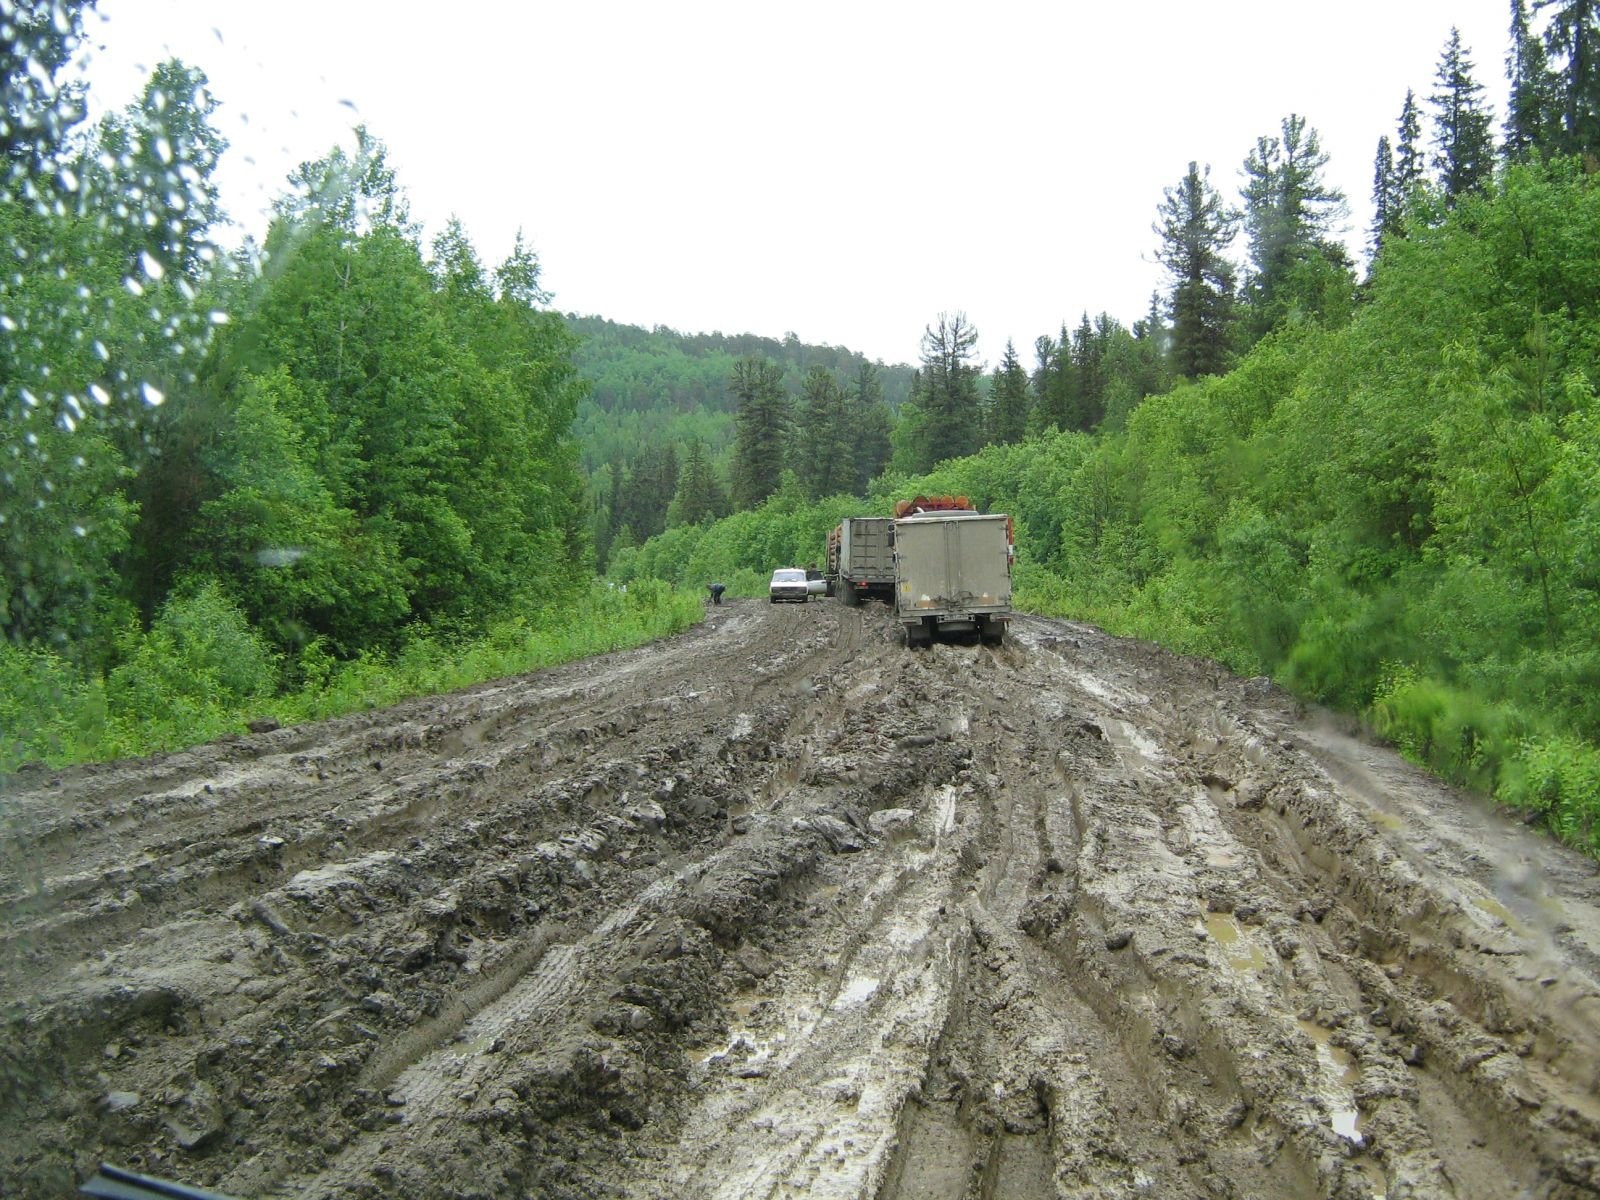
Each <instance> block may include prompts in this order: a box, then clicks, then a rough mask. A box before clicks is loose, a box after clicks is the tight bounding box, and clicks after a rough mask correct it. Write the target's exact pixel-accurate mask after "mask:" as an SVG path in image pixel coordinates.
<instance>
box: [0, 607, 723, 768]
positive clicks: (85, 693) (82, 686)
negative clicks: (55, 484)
mask: <svg viewBox="0 0 1600 1200" xmlns="http://www.w3.org/2000/svg"><path fill="white" fill-rule="evenodd" d="M703 614H704V607H703V604H702V596H701V594H700V593H699V592H698V591H695V590H677V589H673V588H670V587H668V586H666V585H664V584H660V583H654V582H652V581H648V580H647V581H643V582H641V583H638V584H634V585H631V586H629V587H628V588H627V590H626V591H624V590H621V589H618V588H616V587H614V586H606V585H602V584H597V585H595V586H593V587H591V588H590V589H589V590H588V591H587V592H585V593H582V594H580V595H579V596H577V597H575V598H573V600H572V601H571V602H570V603H567V604H561V605H551V606H549V607H547V608H542V609H532V610H526V611H522V612H514V613H508V614H506V615H504V616H502V618H501V619H499V620H497V621H495V622H494V623H493V624H491V625H490V626H489V627H488V628H487V629H486V630H485V631H484V632H483V633H481V634H480V635H478V636H475V637H467V638H460V637H448V636H442V635H434V634H424V635H420V636H417V637H414V638H412V639H410V640H408V641H407V642H405V643H404V644H402V645H400V646H398V647H396V648H395V649H394V650H393V651H392V652H387V653H386V652H382V651H378V650H364V651H362V652H361V653H359V654H357V655H355V656H354V657H351V658H349V659H345V660H342V661H341V660H338V659H335V658H334V657H333V656H332V655H330V654H329V653H328V652H327V650H326V649H325V648H324V646H323V643H322V642H321V641H313V642H310V643H308V644H306V645H305V646H304V647H302V648H301V650H300V653H299V655H298V656H297V660H296V661H295V662H294V663H292V664H285V663H282V662H281V661H280V660H279V659H278V657H277V656H276V655H275V654H274V653H273V652H272V651H271V650H270V648H269V647H268V646H267V644H266V641H265V639H264V638H262V637H261V636H260V634H259V633H258V632H257V631H255V630H254V629H252V628H251V627H250V625H249V623H248V622H247V621H246V620H245V617H244V614H243V613H242V611H241V610H240V609H239V607H238V606H237V605H236V604H234V603H233V602H232V601H230V600H229V599H228V598H227V597H226V596H225V595H224V594H223V593H222V591H221V589H220V588H219V587H217V585H216V584H215V583H214V582H206V583H203V584H201V585H200V586H199V588H198V589H197V590H196V591H194V592H193V593H191V594H187V595H184V596H182V597H179V598H175V599H173V600H171V601H169V602H168V603H167V604H166V605H165V606H164V607H163V609H162V611H161V614H160V615H159V617H158V618H157V620H156V622H155V624H154V626H153V627H152V628H151V630H150V632H149V633H147V634H144V633H140V632H139V631H138V629H137V627H133V628H129V629H127V630H125V631H124V634H123V643H124V644H123V662H122V663H121V665H119V666H118V667H116V668H115V669H114V670H113V671H112V672H111V673H110V675H109V677H108V678H106V679H104V680H102V679H101V678H100V677H99V676H98V675H94V674H91V673H86V672H85V671H83V670H82V669H80V668H78V667H77V666H75V665H74V664H72V663H70V662H68V661H67V659H65V658H64V657H62V656H61V655H58V654H53V653H51V652H50V651H47V650H44V649H42V648H37V647H35V648H23V647H18V646H13V645H9V644H6V643H0V771H10V770H14V769H15V768H16V767H17V766H18V765H19V764H21V763H25V762H29V761H44V762H48V763H50V764H51V765H55V766H64V765H67V764H70V763H74V762H88V761H95V760H100V759H108V758H115V757H119V756H125V755H133V754H148V753H151V752H153V751H157V750H171V749H177V748H180V747H183V746H189V745H194V744H195V743H197V742H201V741H205V740H207V739H210V738H214V737H218V736H221V735H223V734H228V733H239V732H242V731H243V729H244V727H245V722H246V721H247V720H249V719H251V718H255V717H261V716H273V717H275V718H277V719H278V720H280V721H282V722H286V723H293V722H297V721H304V720H314V719H321V718H324V717H332V716H338V715H340V714H343V713H348V712H359V711H363V710H365V709H369V708H375V707H378V706H381V705H387V704H393V703H397V702H399V701H401V700H404V699H407V698H409V697H412V696H419V695H431V694H435V693H438V692H444V691H450V690H453V689H455V688H460V687H466V686H469V685H471V684H474V683H479V682H482V681H483V680H486V679H497V678H502V677H504V676H507V675H513V674H519V673H522V672H526V671H534V670H540V669H542V668H544V667H549V666H554V665H556V664H558V663H563V662H569V661H572V660H573V659H578V658H587V657H590V656H592V655H595V654H603V653H605V652H607V651H611V650H619V649H625V648H628V647H631V646H637V645H640V644H642V643H644V642H649V641H653V640H655V639H656V638H660V637H666V636H669V635H671V634H674V633H678V632H680V631H682V630H683V629H686V628H688V627H689V626H690V625H691V624H693V623H694V622H695V621H698V620H699V619H701V617H702V616H703ZM283 675H290V676H294V677H296V678H297V682H296V683H295V685H294V686H293V687H292V688H291V689H288V690H286V689H284V688H281V687H276V686H275V685H277V684H279V683H280V682H282V680H281V678H280V677H281V676H283Z"/></svg>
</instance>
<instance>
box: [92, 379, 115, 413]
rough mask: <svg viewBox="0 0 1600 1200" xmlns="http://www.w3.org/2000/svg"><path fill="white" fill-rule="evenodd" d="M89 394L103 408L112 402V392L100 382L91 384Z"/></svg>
mask: <svg viewBox="0 0 1600 1200" xmlns="http://www.w3.org/2000/svg"><path fill="white" fill-rule="evenodd" d="M89 395H90V397H91V398H92V399H93V400H94V402H95V403H96V404H98V405H99V406H100V407H101V408H105V407H106V406H107V405H109V404H110V403H111V393H109V392H107V391H106V390H105V388H103V387H101V386H100V385H99V384H98V383H91V384H90V385H89Z"/></svg>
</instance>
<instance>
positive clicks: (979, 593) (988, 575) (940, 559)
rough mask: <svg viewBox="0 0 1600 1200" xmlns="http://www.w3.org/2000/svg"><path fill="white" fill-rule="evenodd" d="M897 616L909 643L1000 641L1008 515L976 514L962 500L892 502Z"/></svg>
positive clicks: (1009, 556) (1009, 545)
mask: <svg viewBox="0 0 1600 1200" xmlns="http://www.w3.org/2000/svg"><path fill="white" fill-rule="evenodd" d="M890 528H891V532H892V534H893V538H894V574H895V586H894V597H895V615H896V616H897V617H898V618H899V619H900V623H901V624H902V625H903V626H904V627H905V631H906V645H908V646H911V647H917V646H927V645H931V644H932V642H933V638H934V634H936V633H940V632H946V633H956V632H976V633H977V634H978V636H979V638H980V639H982V641H983V643H984V644H985V645H988V646H998V645H1000V644H1001V643H1002V642H1004V641H1005V633H1006V620H1007V618H1008V617H1009V616H1010V613H1011V566H1012V563H1013V562H1014V561H1015V559H1016V547H1015V544H1014V542H1013V538H1012V530H1011V518H1010V517H1008V516H1006V515H1005V514H1003V513H993V514H991V513H980V512H978V511H977V509H976V508H974V507H973V505H972V504H971V502H970V501H968V499H967V498H966V497H965V496H917V497H916V498H915V499H912V500H903V501H901V502H900V503H899V504H897V505H895V519H894V522H893V524H892V525H891V527H890Z"/></svg>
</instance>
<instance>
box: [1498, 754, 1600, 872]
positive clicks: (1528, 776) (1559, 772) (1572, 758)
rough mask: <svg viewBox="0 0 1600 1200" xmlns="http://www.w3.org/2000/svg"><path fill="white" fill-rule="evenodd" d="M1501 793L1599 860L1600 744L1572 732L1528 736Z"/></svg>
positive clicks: (1563, 837)
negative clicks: (1583, 739)
mask: <svg viewBox="0 0 1600 1200" xmlns="http://www.w3.org/2000/svg"><path fill="white" fill-rule="evenodd" d="M1498 795H1499V797H1500V798H1501V799H1502V800H1503V801H1505V802H1506V803H1507V804H1510V805H1511V806H1513V807H1514V808H1518V809H1521V810H1523V811H1525V812H1528V813H1531V814H1534V815H1536V816H1538V817H1539V818H1540V819H1541V820H1542V821H1543V822H1544V824H1545V825H1546V827H1548V828H1549V829H1550V830H1551V832H1552V833H1554V834H1555V835H1556V836H1557V837H1558V838H1560V839H1561V840H1562V841H1563V842H1566V843H1567V844H1568V845H1569V846H1575V847H1577V848H1578V849H1581V850H1585V851H1587V852H1588V853H1589V854H1591V855H1593V856H1594V857H1596V858H1600V748H1597V747H1595V746H1594V745H1593V744H1592V743H1589V742H1584V741H1581V740H1579V739H1577V738H1575V737H1572V736H1570V735H1566V736H1561V735H1558V736H1554V737H1542V738H1527V739H1525V740H1524V741H1523V742H1522V743H1521V745H1520V746H1519V748H1518V753H1517V756H1516V758H1515V759H1514V760H1513V761H1512V762H1511V764H1510V767H1509V769H1508V770H1507V771H1506V772H1505V774H1504V775H1503V781H1502V785H1501V787H1500V789H1499V791H1498Z"/></svg>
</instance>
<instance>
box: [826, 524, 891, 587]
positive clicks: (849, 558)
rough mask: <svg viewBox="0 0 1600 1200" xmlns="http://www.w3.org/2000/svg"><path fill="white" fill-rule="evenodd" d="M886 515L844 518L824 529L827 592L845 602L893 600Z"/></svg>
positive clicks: (888, 525) (888, 528) (889, 542)
mask: <svg viewBox="0 0 1600 1200" xmlns="http://www.w3.org/2000/svg"><path fill="white" fill-rule="evenodd" d="M893 524H894V522H893V521H892V520H891V519H890V518H888V517H846V518H845V519H844V520H843V521H841V522H839V524H837V525H835V526H834V527H833V528H832V529H831V530H829V531H828V553H827V559H826V561H825V571H826V574H827V579H828V588H829V591H828V594H829V595H830V596H838V597H839V599H840V600H842V601H843V602H844V603H845V604H851V605H854V604H860V603H861V602H862V601H863V600H866V599H869V598H870V599H876V600H882V601H883V602H884V603H886V604H888V603H892V602H893V601H894V547H893V545H892V544H891V539H890V533H889V530H890V527H891V526H892V525H893Z"/></svg>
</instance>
